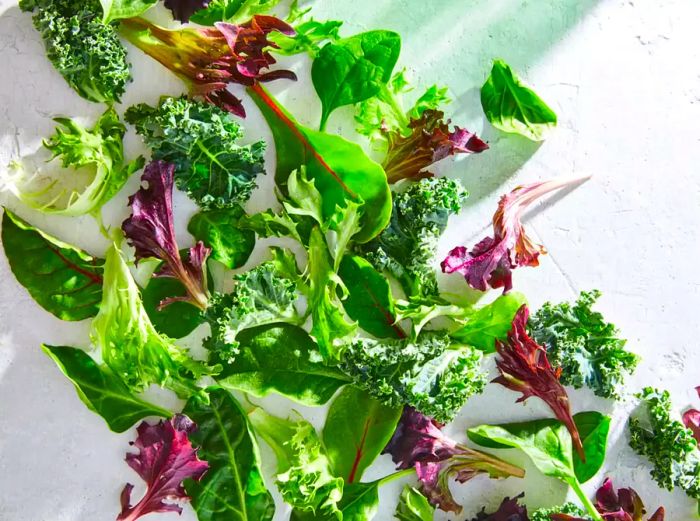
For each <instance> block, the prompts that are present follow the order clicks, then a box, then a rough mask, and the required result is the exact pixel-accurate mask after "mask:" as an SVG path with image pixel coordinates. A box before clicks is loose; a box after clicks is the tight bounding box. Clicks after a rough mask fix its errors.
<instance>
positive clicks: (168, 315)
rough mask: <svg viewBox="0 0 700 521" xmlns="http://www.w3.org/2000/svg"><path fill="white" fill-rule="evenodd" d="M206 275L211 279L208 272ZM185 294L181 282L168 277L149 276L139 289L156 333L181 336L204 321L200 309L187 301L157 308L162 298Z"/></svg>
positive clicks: (187, 333)
mask: <svg viewBox="0 0 700 521" xmlns="http://www.w3.org/2000/svg"><path fill="white" fill-rule="evenodd" d="M207 277H208V278H209V279H210V281H211V275H210V274H209V273H208V272H207ZM210 287H211V286H210ZM185 294H186V290H185V286H184V285H183V284H182V282H180V281H179V280H178V279H174V278H170V277H151V278H150V279H149V281H148V285H147V286H146V287H145V288H143V289H142V290H141V298H142V299H143V307H144V309H145V310H146V313H147V314H148V318H149V319H150V320H151V323H152V324H153V327H155V328H156V331H158V333H160V334H162V335H167V336H169V337H170V338H182V337H183V336H187V335H189V334H190V333H191V332H192V331H194V330H195V328H196V327H197V326H198V325H199V324H201V323H203V322H204V314H203V313H202V311H201V310H200V309H199V308H197V307H195V306H193V305H192V304H190V303H189V302H173V303H171V304H168V305H167V306H166V307H164V308H162V309H158V308H159V306H160V303H161V302H162V301H163V300H165V299H167V298H171V297H174V296H176V295H185Z"/></svg>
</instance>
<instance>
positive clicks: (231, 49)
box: [120, 15, 296, 117]
mask: <svg viewBox="0 0 700 521" xmlns="http://www.w3.org/2000/svg"><path fill="white" fill-rule="evenodd" d="M120 31H121V33H122V34H123V35H124V36H125V37H126V38H127V39H128V40H129V41H130V42H131V43H133V44H134V45H135V46H136V47H138V48H139V49H141V50H142V51H143V52H145V53H146V54H148V55H149V56H151V57H152V58H153V59H155V60H157V61H159V62H160V63H161V64H162V65H163V66H165V67H167V68H168V69H170V70H171V71H172V72H173V73H175V74H176V75H177V76H179V77H180V78H181V79H182V80H183V81H184V82H185V83H186V84H187V85H188V86H189V89H190V95H192V96H195V97H200V98H202V99H204V100H206V101H208V102H209V103H213V104H214V105H218V106H219V107H221V108H222V109H224V110H227V111H228V112H231V113H233V114H236V115H238V116H241V117H245V109H244V108H243V105H242V103H241V100H240V99H238V98H237V97H236V96H234V95H233V94H231V93H230V92H229V91H228V90H226V87H227V85H228V84H230V83H237V84H240V85H245V86H252V85H255V84H256V83H258V82H266V81H272V80H276V79H280V78H286V79H290V80H296V75H295V74H294V73H293V72H292V71H288V70H274V71H270V70H268V69H269V68H270V67H271V66H272V65H274V64H275V63H276V61H275V59H274V57H273V56H272V54H270V52H269V49H276V48H278V46H277V45H276V44H275V43H274V42H272V41H270V40H269V39H268V38H267V36H268V34H270V33H271V32H272V31H277V32H280V33H282V34H286V35H293V34H294V29H292V27H291V26H290V25H289V24H287V23H285V22H283V21H282V20H279V19H278V18H275V17H274V16H265V15H255V16H254V17H253V18H252V19H251V20H250V21H248V22H246V23H244V24H240V25H234V24H230V23H226V22H217V23H216V24H215V27H211V28H202V29H194V28H189V27H186V28H183V29H176V30H171V29H165V28H163V27H159V26H157V25H154V24H152V23H150V22H149V21H147V20H144V19H142V18H129V19H127V20H122V23H121V26H120Z"/></svg>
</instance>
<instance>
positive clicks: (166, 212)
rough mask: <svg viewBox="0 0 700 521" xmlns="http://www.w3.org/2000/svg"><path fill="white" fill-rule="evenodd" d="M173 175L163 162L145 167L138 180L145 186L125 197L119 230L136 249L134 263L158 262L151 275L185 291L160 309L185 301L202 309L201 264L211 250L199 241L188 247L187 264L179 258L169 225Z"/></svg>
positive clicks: (204, 304)
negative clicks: (151, 259) (128, 214)
mask: <svg viewBox="0 0 700 521" xmlns="http://www.w3.org/2000/svg"><path fill="white" fill-rule="evenodd" d="M174 172H175V167H174V165H171V164H170V163H166V162H165V161H153V162H151V163H149V164H148V166H146V168H145V169H144V173H143V176H142V177H141V180H142V181H145V182H146V183H147V184H148V186H146V187H143V186H142V187H141V188H140V189H139V191H138V192H136V193H135V194H134V195H132V196H131V197H129V205H131V217H129V218H128V219H126V220H125V221H124V222H123V223H122V230H123V231H124V235H126V238H127V242H128V243H129V244H130V245H131V246H133V247H134V248H135V250H136V261H137V262H138V261H139V260H141V259H145V258H149V257H155V258H156V259H160V260H162V261H163V265H162V267H161V268H160V269H159V271H158V272H156V273H155V275H154V276H156V277H172V278H176V279H178V280H179V281H180V282H182V284H183V286H184V287H185V290H186V291H187V295H183V296H181V297H173V298H169V299H165V300H164V301H162V302H161V303H160V308H163V307H165V306H167V305H168V304H171V303H172V302H189V303H190V304H192V305H194V306H197V307H198V308H200V309H202V310H204V309H206V308H207V301H208V299H209V293H208V291H207V284H206V274H205V270H206V265H205V262H206V259H207V257H208V256H209V253H210V252H211V250H210V249H209V248H206V247H205V246H204V244H203V243H202V242H201V241H200V242H198V243H197V244H196V245H195V246H194V247H193V248H190V252H189V256H188V259H187V261H183V259H182V257H181V256H180V251H179V249H178V247H177V243H176V242H175V227H174V225H173V175H174Z"/></svg>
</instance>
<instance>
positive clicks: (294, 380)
mask: <svg viewBox="0 0 700 521" xmlns="http://www.w3.org/2000/svg"><path fill="white" fill-rule="evenodd" d="M236 340H237V341H238V342H239V344H240V347H239V353H238V355H237V356H236V357H235V358H234V360H233V362H232V363H230V364H224V369H223V371H222V372H221V373H220V374H219V375H218V376H217V377H216V378H217V381H218V383H219V385H221V386H223V387H225V388H230V389H236V390H240V391H243V392H246V393H250V394H253V395H255V396H266V395H267V394H269V393H271V392H274V393H279V394H281V395H283V396H286V397H288V398H291V399H292V400H295V401H297V402H299V403H303V404H304V405H323V404H324V403H326V402H327V401H328V400H330V399H331V397H332V396H333V395H334V394H335V392H336V391H337V390H338V389H339V388H340V387H342V386H343V385H345V384H346V383H347V381H348V378H347V377H346V376H345V375H344V374H343V373H342V372H340V371H339V370H338V369H334V368H332V367H328V366H326V365H324V364H323V363H322V362H321V361H320V358H321V355H320V353H319V351H318V347H317V346H316V344H315V343H314V341H313V340H312V339H311V337H310V336H309V335H308V333H307V332H306V331H304V330H303V329H302V328H300V327H298V326H294V325H291V324H282V323H275V324H269V325H265V326H258V327H253V328H250V329H244V330H243V331H241V332H240V333H238V335H237V336H236Z"/></svg>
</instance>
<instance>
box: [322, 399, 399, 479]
mask: <svg viewBox="0 0 700 521" xmlns="http://www.w3.org/2000/svg"><path fill="white" fill-rule="evenodd" d="M402 410H403V407H390V406H387V405H384V404H382V403H381V402H380V401H378V400H376V399H374V398H372V397H371V396H370V395H369V394H368V393H367V392H366V391H363V390H361V389H358V388H357V387H354V386H347V387H345V389H343V390H342V391H341V392H340V394H338V396H336V397H335V399H334V400H333V402H331V405H330V408H329V409H328V415H327V416H326V424H325V426H324V427H323V444H324V446H325V447H326V452H327V453H328V459H329V460H330V462H331V468H332V469H333V474H335V475H336V476H340V477H342V478H343V479H344V480H345V483H347V484H350V483H355V482H357V481H360V479H361V478H362V474H363V473H364V471H365V470H366V469H367V467H369V466H370V465H371V464H372V462H373V461H374V460H375V459H376V458H377V456H379V455H380V454H381V453H382V450H384V447H386V444H387V443H388V442H389V440H390V439H391V436H392V435H393V434H394V430H396V424H397V423H398V422H399V418H400V417H401V412H402Z"/></svg>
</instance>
